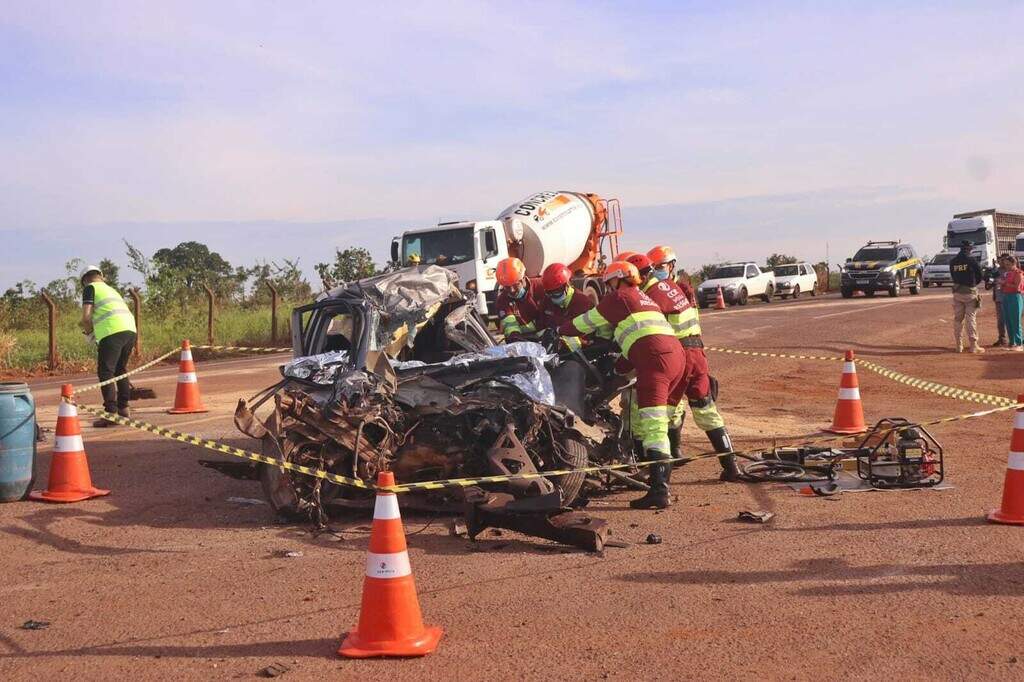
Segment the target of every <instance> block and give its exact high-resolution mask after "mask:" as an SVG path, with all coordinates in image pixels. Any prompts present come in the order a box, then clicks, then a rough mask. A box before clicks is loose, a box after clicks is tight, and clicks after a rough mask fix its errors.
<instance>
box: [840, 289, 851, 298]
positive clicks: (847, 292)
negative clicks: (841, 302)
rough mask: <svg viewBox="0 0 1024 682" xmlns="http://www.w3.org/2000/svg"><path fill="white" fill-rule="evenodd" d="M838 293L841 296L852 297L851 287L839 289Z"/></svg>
mask: <svg viewBox="0 0 1024 682" xmlns="http://www.w3.org/2000/svg"><path fill="white" fill-rule="evenodd" d="M839 293H840V294H842V295H843V298H853V289H841V290H840V292H839Z"/></svg>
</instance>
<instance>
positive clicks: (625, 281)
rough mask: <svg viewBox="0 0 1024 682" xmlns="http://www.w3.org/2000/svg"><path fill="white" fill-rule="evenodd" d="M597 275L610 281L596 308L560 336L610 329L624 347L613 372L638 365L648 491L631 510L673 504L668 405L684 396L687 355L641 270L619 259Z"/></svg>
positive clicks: (640, 425)
mask: <svg viewBox="0 0 1024 682" xmlns="http://www.w3.org/2000/svg"><path fill="white" fill-rule="evenodd" d="M601 278H602V279H603V280H604V281H605V282H606V283H607V284H608V289H609V290H608V293H607V294H605V296H604V298H602V299H601V302H600V303H598V304H597V307H596V308H592V309H590V310H588V311H587V312H585V313H583V314H582V315H580V316H578V317H575V318H573V319H572V320H570V321H568V322H566V323H564V324H562V325H561V326H560V327H559V328H558V331H559V333H561V334H562V335H564V336H579V335H586V334H594V333H601V332H602V331H604V332H607V331H609V330H610V331H611V332H612V338H614V340H615V343H616V344H618V346H619V348H620V349H621V350H622V357H620V358H619V361H618V363H617V365H616V374H618V375H620V377H621V376H623V375H625V374H627V373H629V372H631V371H633V370H634V369H635V370H636V388H635V390H636V395H637V404H638V406H639V419H638V420H637V425H636V429H637V431H638V432H639V435H640V439H641V441H642V442H643V447H644V451H645V454H646V458H647V460H648V461H650V462H652V464H651V467H650V472H651V473H650V478H649V483H650V486H649V489H648V491H647V493H646V494H645V495H644V496H643V497H641V498H639V499H636V500H633V501H631V502H630V503H629V506H631V507H633V508H634V509H664V508H665V507H668V506H669V505H670V504H671V500H670V498H669V494H668V483H669V478H670V476H671V473H672V465H671V464H666V463H662V462H661V460H667V459H670V458H671V455H670V454H669V450H670V446H669V440H668V426H669V416H670V413H671V409H672V408H671V407H670V406H671V405H674V404H675V403H674V402H673V400H675V401H678V400H680V399H681V397H682V390H681V389H682V378H683V375H684V372H685V369H686V356H685V354H684V353H683V351H682V348H680V346H679V343H678V342H677V341H676V340H675V333H674V332H673V331H672V326H671V325H670V324H669V323H668V321H667V320H666V319H665V316H664V315H662V313H661V309H660V308H659V307H658V304H656V303H655V302H654V301H652V300H651V299H650V298H648V296H647V295H646V294H645V293H644V292H642V291H641V290H640V288H639V284H640V274H639V273H638V272H637V270H636V268H635V267H634V266H633V265H632V264H630V263H625V262H623V261H616V262H614V263H612V264H610V265H609V266H608V267H607V269H606V270H605V271H604V274H603V275H602V276H601Z"/></svg>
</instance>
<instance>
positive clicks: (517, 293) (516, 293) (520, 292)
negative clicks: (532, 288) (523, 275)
mask: <svg viewBox="0 0 1024 682" xmlns="http://www.w3.org/2000/svg"><path fill="white" fill-rule="evenodd" d="M523 296H526V287H524V286H523V285H522V284H520V285H519V288H518V289H514V290H513V291H512V298H514V299H515V300H517V301H518V300H519V299H521V298H522V297H523Z"/></svg>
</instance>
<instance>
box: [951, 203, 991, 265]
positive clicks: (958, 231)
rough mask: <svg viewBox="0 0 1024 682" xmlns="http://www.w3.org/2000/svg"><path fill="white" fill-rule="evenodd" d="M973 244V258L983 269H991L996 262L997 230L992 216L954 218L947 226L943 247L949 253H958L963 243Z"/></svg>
mask: <svg viewBox="0 0 1024 682" xmlns="http://www.w3.org/2000/svg"><path fill="white" fill-rule="evenodd" d="M965 241H967V242H970V243H971V257H972V258H974V260H976V261H978V263H979V264H980V265H981V267H983V268H989V267H991V266H992V265H993V264H994V263H995V260H996V256H997V253H996V250H997V247H996V228H995V221H994V220H993V218H992V216H991V215H980V216H976V217H973V218H954V219H953V220H950V221H949V224H948V225H947V226H946V236H945V238H944V239H943V246H944V247H945V249H946V250H947V251H953V252H955V251H957V250H958V249H959V248H960V244H961V243H963V242H965Z"/></svg>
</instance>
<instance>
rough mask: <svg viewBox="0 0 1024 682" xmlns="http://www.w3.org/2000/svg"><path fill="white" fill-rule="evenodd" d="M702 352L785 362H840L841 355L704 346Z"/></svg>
mask: <svg viewBox="0 0 1024 682" xmlns="http://www.w3.org/2000/svg"><path fill="white" fill-rule="evenodd" d="M704 350H709V351H714V352H715V353H728V354H730V355H749V356H752V357H756V358H783V359H786V360H842V359H843V356H842V355H790V354H788V353H768V352H765V351H757V350H734V349H732V348H716V347H714V346H705V347H704Z"/></svg>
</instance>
